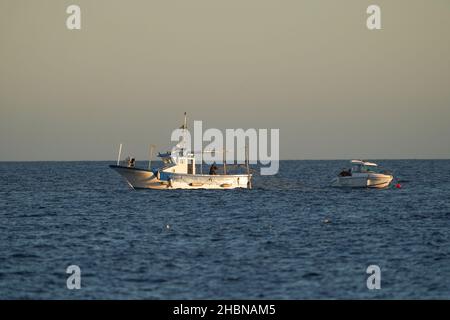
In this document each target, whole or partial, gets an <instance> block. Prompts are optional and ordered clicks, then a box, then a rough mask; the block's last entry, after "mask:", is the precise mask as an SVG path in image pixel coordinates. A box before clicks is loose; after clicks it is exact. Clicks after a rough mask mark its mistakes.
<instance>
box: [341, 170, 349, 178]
mask: <svg viewBox="0 0 450 320" xmlns="http://www.w3.org/2000/svg"><path fill="white" fill-rule="evenodd" d="M351 175H352V172H351V171H350V169H348V170H345V169H344V170H342V171H341V173H339V176H340V177H350V176H351Z"/></svg>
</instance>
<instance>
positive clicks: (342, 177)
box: [332, 160, 394, 188]
mask: <svg viewBox="0 0 450 320" xmlns="http://www.w3.org/2000/svg"><path fill="white" fill-rule="evenodd" d="M350 163H351V168H350V169H348V170H343V171H342V172H341V173H339V175H338V176H337V177H336V178H335V179H334V180H333V181H332V186H333V187H353V188H386V187H388V186H389V184H390V183H391V181H392V180H393V179H394V177H393V176H392V174H391V173H390V172H388V171H383V170H379V169H378V165H377V164H376V163H373V162H366V161H362V160H351V161H350Z"/></svg>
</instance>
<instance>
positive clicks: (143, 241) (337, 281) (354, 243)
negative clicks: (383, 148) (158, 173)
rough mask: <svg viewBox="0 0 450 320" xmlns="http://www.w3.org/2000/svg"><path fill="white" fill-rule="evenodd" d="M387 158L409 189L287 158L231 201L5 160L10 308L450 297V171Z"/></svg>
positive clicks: (101, 172) (1, 214)
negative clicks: (361, 183)
mask: <svg viewBox="0 0 450 320" xmlns="http://www.w3.org/2000/svg"><path fill="white" fill-rule="evenodd" d="M378 162H379V164H382V165H383V166H384V167H386V168H389V169H391V170H392V171H394V173H395V174H396V176H397V177H398V179H399V180H400V183H401V185H402V188H401V189H397V188H389V189H385V190H365V189H361V190H356V189H353V190H346V189H337V188H331V187H329V182H330V180H331V179H332V177H333V176H334V175H335V174H336V173H337V172H339V170H340V169H341V168H343V167H345V166H346V165H347V161H283V162H281V165H280V173H279V174H278V175H277V176H271V177H256V178H255V181H254V189H252V190H227V191H223V190H218V191H217V190H209V191H206V190H171V191H161V190H141V191H134V190H130V188H129V187H128V185H127V184H126V183H125V182H124V181H123V180H122V178H121V177H120V176H119V175H118V174H117V173H115V172H114V171H112V170H110V169H109V168H108V164H110V163H109V162H21V163H6V162H4V163H0V179H1V184H0V298H2V299H12V298H38V299H47V298H49V299H80V298H87V299H93V298H97V299H100V298H102V299H110V298H119V299H136V298H137V299H213V298H214V299H220V298H224V299H241V298H242V299H244V298H248V299H254V298H255V299H268V298H274V299H305V298H306V299H309V298H399V299H403V298H450V236H449V235H450V161H448V160H427V161H422V160H395V161H394V160H389V161H388V160H386V161H382V160H380V161H378ZM142 165H144V164H142ZM325 220H329V223H325V222H324V221H325ZM72 264H76V265H79V266H80V268H81V272H82V274H81V275H82V280H81V286H82V288H81V290H68V289H67V288H66V278H67V276H68V275H67V274H66V273H65V272H66V267H67V266H69V265H72ZM371 264H376V265H379V266H380V267H381V273H382V276H381V279H382V280H381V286H382V289H381V290H368V289H367V287H366V279H367V276H368V275H367V274H366V268H367V266H368V265H371Z"/></svg>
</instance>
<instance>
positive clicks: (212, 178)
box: [110, 165, 251, 190]
mask: <svg viewBox="0 0 450 320" xmlns="http://www.w3.org/2000/svg"><path fill="white" fill-rule="evenodd" d="M110 167H111V168H112V169H114V170H115V171H116V172H118V173H119V174H120V175H121V176H122V177H124V178H125V180H126V181H127V183H128V185H129V186H130V187H132V188H133V189H166V190H167V189H235V188H249V186H248V181H249V176H248V175H245V174H238V175H202V174H195V175H194V174H184V173H164V172H163V173H162V174H168V175H170V178H169V179H167V180H162V179H158V177H157V176H156V175H155V174H154V173H153V172H152V171H150V170H144V169H138V168H130V167H125V166H113V165H111V166H110ZM250 177H251V176H250Z"/></svg>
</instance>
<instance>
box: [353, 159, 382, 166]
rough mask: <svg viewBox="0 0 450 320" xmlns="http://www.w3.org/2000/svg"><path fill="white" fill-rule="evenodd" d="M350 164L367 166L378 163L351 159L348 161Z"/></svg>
mask: <svg viewBox="0 0 450 320" xmlns="http://www.w3.org/2000/svg"><path fill="white" fill-rule="evenodd" d="M350 162H351V163H352V164H356V165H360V166H368V167H377V166H378V165H377V164H376V163H373V162H367V161H362V160H352V161H350Z"/></svg>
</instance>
